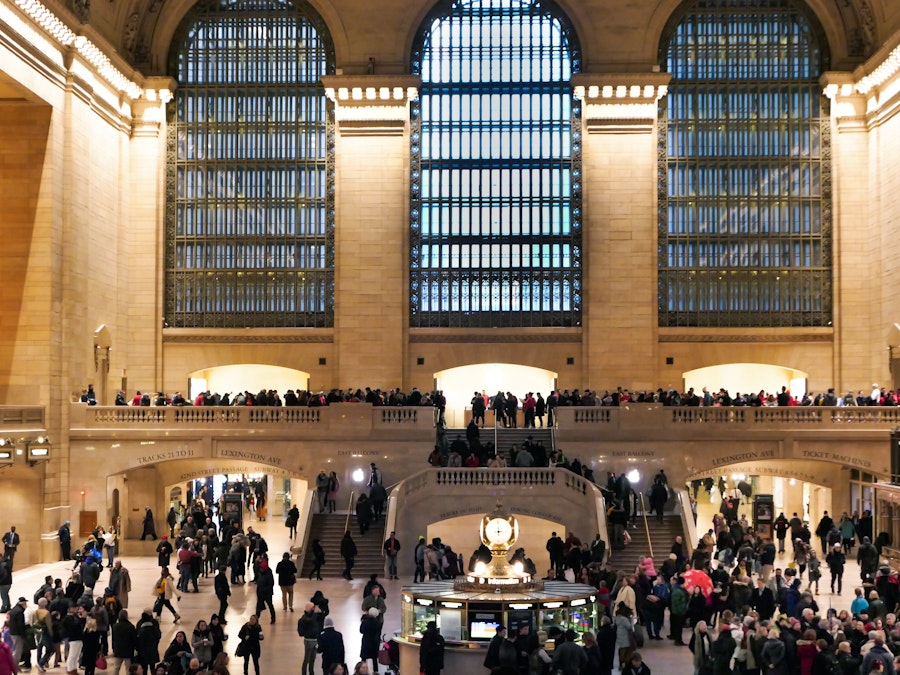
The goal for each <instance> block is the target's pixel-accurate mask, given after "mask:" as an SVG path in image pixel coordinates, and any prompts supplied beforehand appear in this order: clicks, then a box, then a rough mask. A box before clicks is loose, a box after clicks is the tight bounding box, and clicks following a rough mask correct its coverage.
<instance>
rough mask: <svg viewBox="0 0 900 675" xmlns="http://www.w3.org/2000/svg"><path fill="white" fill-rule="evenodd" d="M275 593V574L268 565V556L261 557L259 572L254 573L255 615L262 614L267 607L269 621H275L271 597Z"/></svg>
mask: <svg viewBox="0 0 900 675" xmlns="http://www.w3.org/2000/svg"><path fill="white" fill-rule="evenodd" d="M274 595H275V575H274V574H272V569H271V568H270V567H269V560H268V558H263V559H262V560H261V561H260V563H259V572H258V573H257V575H256V616H257V617H259V616H261V615H262V612H263V610H264V609H265V608H266V607H268V608H269V617H270V619H271V620H270V621H269V623H275V605H274V604H273V603H272V597H273V596H274Z"/></svg>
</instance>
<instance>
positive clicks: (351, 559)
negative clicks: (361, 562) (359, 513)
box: [341, 530, 357, 581]
mask: <svg viewBox="0 0 900 675" xmlns="http://www.w3.org/2000/svg"><path fill="white" fill-rule="evenodd" d="M356 554H357V550H356V544H355V543H354V541H353V537H351V536H350V530H347V531H346V532H344V537H343V539H341V557H342V558H343V559H344V571H343V572H341V576H342V577H344V578H345V579H346V580H347V581H352V580H353V577H352V576H350V574H351V571H352V570H353V565H354V564H356Z"/></svg>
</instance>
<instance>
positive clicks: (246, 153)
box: [165, 0, 334, 328]
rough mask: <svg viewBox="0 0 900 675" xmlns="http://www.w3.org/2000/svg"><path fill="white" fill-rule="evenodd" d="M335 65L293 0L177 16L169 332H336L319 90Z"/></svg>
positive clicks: (261, 0) (208, 7)
mask: <svg viewBox="0 0 900 675" xmlns="http://www.w3.org/2000/svg"><path fill="white" fill-rule="evenodd" d="M298 3H299V4H298ZM333 70H334V50H333V47H332V46H331V43H330V39H329V37H328V33H327V32H326V31H325V29H324V25H323V24H322V22H321V20H320V19H319V17H318V16H317V15H316V14H315V13H314V12H313V11H312V10H311V9H310V8H309V7H308V6H306V5H305V4H302V0H297V2H296V3H295V2H291V1H289V0H285V1H280V0H235V1H232V0H213V1H207V2H201V3H200V4H199V5H198V6H196V7H195V8H194V9H193V10H192V11H191V12H190V14H189V15H188V16H187V17H186V18H185V20H184V22H183V23H182V26H181V29H180V31H179V34H178V35H177V36H176V38H175V40H173V43H172V50H171V53H170V70H169V72H170V73H171V74H172V76H173V77H174V78H175V79H176V80H177V81H178V88H177V90H176V92H175V98H174V100H173V102H172V103H170V105H169V139H168V143H169V148H168V171H169V173H168V176H169V180H168V184H167V190H166V199H167V214H166V218H167V223H166V294H165V296H166V322H167V323H168V325H170V326H174V327H204V328H211V327H326V326H331V325H332V324H333V316H334V311H333V307H334V301H333V295H334V253H333V243H334V242H333V240H334V236H333V232H334V207H333V184H334V177H333V168H332V165H333V161H332V155H333V124H332V123H331V122H330V121H329V119H330V114H331V110H330V108H329V104H328V102H327V99H326V98H325V93H324V89H323V87H322V85H321V82H320V79H321V77H322V76H323V75H326V74H328V73H330V72H333Z"/></svg>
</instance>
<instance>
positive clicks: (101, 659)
mask: <svg viewBox="0 0 900 675" xmlns="http://www.w3.org/2000/svg"><path fill="white" fill-rule="evenodd" d="M94 666H95V667H96V668H97V670H106V657H105V656H103V654H97V660H96V661H95V662H94Z"/></svg>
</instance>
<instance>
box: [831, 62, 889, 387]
mask: <svg viewBox="0 0 900 675" xmlns="http://www.w3.org/2000/svg"><path fill="white" fill-rule="evenodd" d="M821 82H822V85H823V87H824V92H825V95H826V96H827V97H828V98H829V99H830V101H831V126H830V130H829V131H830V135H831V139H830V141H831V142H830V151H831V180H830V181H828V182H827V183H825V185H826V186H827V187H828V188H830V190H831V193H832V199H831V211H832V223H831V228H832V266H833V269H834V275H833V279H834V288H833V299H834V316H833V323H834V373H835V382H834V384H835V386H836V387H837V391H839V392H845V391H847V390H848V389H851V388H852V389H853V392H854V394H855V393H856V390H857V389H859V388H860V387H867V389H864V391H865V392H866V393H867V394H868V392H869V391H870V390H871V387H870V385H871V384H872V383H873V382H877V383H879V384H882V385H883V386H889V385H890V382H888V381H887V365H888V358H889V353H888V351H887V328H888V327H887V326H886V325H883V320H882V318H881V313H882V297H883V294H882V286H883V285H882V284H880V283H878V282H877V279H880V278H881V274H882V269H881V261H882V260H883V259H884V256H883V255H882V253H881V251H882V241H881V239H880V237H879V236H877V234H876V235H875V236H873V232H875V233H877V232H878V228H877V223H873V222H872V220H871V219H872V218H875V217H876V214H877V213H878V212H879V201H880V198H881V197H880V191H879V190H877V189H872V185H871V182H870V162H871V161H872V160H873V158H872V157H871V156H870V154H871V153H870V148H877V147H878V134H879V130H878V129H873V130H870V129H869V125H868V123H867V120H866V98H865V96H863V95H861V94H859V93H858V91H857V89H856V87H855V86H854V78H853V75H852V74H850V73H834V72H832V73H826V74H825V75H824V76H823V77H822V80H821ZM873 135H874V136H873ZM824 140H825V139H823V141H824ZM826 147H827V146H825V145H823V151H825V152H827V149H826ZM827 204H828V202H826V207H827ZM873 225H874V226H876V227H875V228H874V229H873ZM860 298H866V300H865V302H860Z"/></svg>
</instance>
